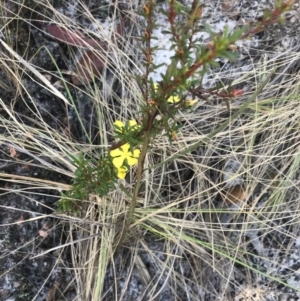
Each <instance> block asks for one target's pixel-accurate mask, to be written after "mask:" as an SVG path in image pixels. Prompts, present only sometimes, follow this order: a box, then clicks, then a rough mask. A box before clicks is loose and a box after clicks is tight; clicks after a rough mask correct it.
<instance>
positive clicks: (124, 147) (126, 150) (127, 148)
mask: <svg viewBox="0 0 300 301" xmlns="http://www.w3.org/2000/svg"><path fill="white" fill-rule="evenodd" d="M120 149H121V151H122V152H123V155H124V154H127V153H128V151H129V149H130V144H129V143H125V144H123V145H122V146H121V147H120Z"/></svg>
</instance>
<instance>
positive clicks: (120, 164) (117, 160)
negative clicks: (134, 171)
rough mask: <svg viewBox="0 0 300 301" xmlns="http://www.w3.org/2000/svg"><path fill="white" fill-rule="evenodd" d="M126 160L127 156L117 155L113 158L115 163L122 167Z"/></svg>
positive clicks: (116, 165)
mask: <svg viewBox="0 0 300 301" xmlns="http://www.w3.org/2000/svg"><path fill="white" fill-rule="evenodd" d="M124 160H125V158H124V157H123V156H122V157H117V158H113V161H112V162H113V165H114V166H115V167H117V168H120V167H121V166H122V165H123V164H124Z"/></svg>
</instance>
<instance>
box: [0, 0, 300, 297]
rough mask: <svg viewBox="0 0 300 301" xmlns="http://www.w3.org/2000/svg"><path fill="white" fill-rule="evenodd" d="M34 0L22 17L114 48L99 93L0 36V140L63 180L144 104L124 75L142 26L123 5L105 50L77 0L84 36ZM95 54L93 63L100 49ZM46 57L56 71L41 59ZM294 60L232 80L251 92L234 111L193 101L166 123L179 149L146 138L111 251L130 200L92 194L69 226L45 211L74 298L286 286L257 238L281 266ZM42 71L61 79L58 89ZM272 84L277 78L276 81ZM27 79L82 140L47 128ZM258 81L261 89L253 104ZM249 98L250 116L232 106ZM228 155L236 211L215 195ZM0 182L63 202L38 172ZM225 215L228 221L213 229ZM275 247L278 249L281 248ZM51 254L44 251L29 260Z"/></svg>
mask: <svg viewBox="0 0 300 301" xmlns="http://www.w3.org/2000/svg"><path fill="white" fill-rule="evenodd" d="M32 2H34V1H32ZM36 3H39V8H36V7H34V6H32V7H27V8H25V7H23V9H26V10H27V11H28V10H29V11H31V12H32V13H35V17H36V18H37V19H40V20H42V21H43V22H45V23H46V22H51V23H53V24H58V25H60V26H63V27H65V28H70V29H71V28H73V29H74V28H76V29H77V30H80V31H82V32H84V33H85V34H86V35H87V36H89V37H91V38H94V39H99V40H103V39H105V40H106V41H108V43H111V45H110V50H111V52H110V53H109V57H110V60H108V64H107V68H108V69H109V70H110V74H108V75H107V73H105V74H103V76H101V78H100V81H101V85H99V86H98V85H95V84H94V83H93V82H91V83H89V84H86V85H85V86H84V87H82V86H81V87H76V86H74V85H72V84H71V83H68V82H66V80H65V78H68V77H65V76H66V73H68V72H69V73H70V70H68V72H66V70H60V69H59V67H58V66H57V65H56V66H57V68H56V70H55V71H50V70H45V69H43V66H36V65H34V64H32V63H31V60H32V59H33V58H32V57H28V55H23V57H22V56H20V55H19V54H18V53H17V51H16V50H14V49H13V47H12V45H10V44H9V42H8V40H6V39H4V38H2V39H1V44H2V46H3V47H4V51H3V54H2V55H1V58H0V60H1V66H2V70H3V72H4V73H5V74H6V76H7V78H8V80H9V81H8V82H9V84H8V85H7V84H6V83H2V84H1V85H0V86H1V87H3V88H4V89H5V88H7V87H8V86H9V87H10V89H11V87H13V90H15V98H14V100H13V102H11V103H8V102H7V100H6V99H5V97H1V98H0V109H1V112H2V113H1V115H0V128H1V133H0V141H1V144H2V146H7V147H10V148H13V149H15V151H16V152H17V153H18V154H22V155H26V157H27V158H28V159H27V160H24V161H23V160H19V161H18V163H19V164H24V165H25V164H27V165H28V164H29V166H39V167H41V168H43V169H45V170H47V171H49V172H55V173H57V174H60V175H61V176H63V177H66V178H69V179H70V180H71V179H72V178H73V177H74V173H75V170H76V167H75V166H74V164H73V163H72V161H71V160H70V156H69V155H70V154H71V155H73V156H76V155H78V154H79V153H80V152H82V151H84V152H85V153H87V154H92V153H93V154H97V156H99V157H100V156H101V152H102V151H103V150H104V149H105V148H107V147H108V146H109V145H110V144H111V143H112V142H113V140H112V129H113V123H114V121H115V120H117V119H120V120H128V119H132V118H136V117H137V112H138V109H139V107H140V105H141V97H140V91H139V88H138V86H137V84H136V82H135V81H134V79H133V77H134V74H135V73H136V74H140V73H141V67H140V64H139V60H138V59H137V58H138V56H137V53H136V52H135V47H133V46H132V43H136V39H135V36H134V35H137V34H138V33H139V31H140V30H141V29H140V27H139V23H138V22H137V17H136V12H135V11H134V10H133V9H132V7H131V8H129V9H128V11H127V12H126V13H127V14H128V16H129V18H130V19H131V26H132V27H131V28H129V30H128V33H127V34H126V37H123V39H122V48H121V47H118V46H117V45H116V44H115V43H113V42H112V41H111V35H112V34H113V31H114V29H113V27H110V28H109V29H108V31H106V32H105V31H104V30H103V29H102V28H101V23H100V22H99V21H98V20H96V19H95V18H94V17H93V15H92V14H91V12H90V11H89V10H88V8H87V7H86V6H85V5H84V4H83V3H81V2H79V8H78V9H79V11H80V13H81V14H82V16H84V17H85V18H87V19H88V20H90V21H91V22H94V23H95V24H97V25H98V27H97V30H96V31H93V32H92V31H91V30H89V29H87V28H83V26H82V25H80V24H77V23H76V22H75V21H74V19H72V18H70V17H68V16H66V15H64V14H62V13H61V12H59V11H58V10H57V9H55V8H54V7H53V6H52V5H51V4H50V2H48V1H37V2H36ZM41 8H42V9H41ZM103 8H104V7H103ZM119 14H120V12H119V9H118V8H117V7H116V8H115V10H114V12H113V18H115V19H117V18H118V16H119ZM26 15H27V14H26ZM18 18H20V21H22V22H24V23H28V24H30V22H31V21H30V20H29V19H26V17H25V16H21V15H15V17H13V18H12V19H10V21H6V23H4V25H2V31H5V32H6V35H9V30H7V28H8V27H9V25H8V23H9V22H15V21H16V20H17V19H18ZM38 51H42V48H41V49H39V50H38ZM69 51H70V53H71V54H70V56H69V57H70V61H69V62H68V63H70V65H71V66H73V67H74V66H75V65H74V62H75V61H76V56H77V55H78V53H75V52H76V51H78V52H80V51H83V50H82V49H81V50H80V49H77V50H76V49H75V48H70V49H69ZM71 51H72V52H73V53H72V52H71ZM94 51H95V52H96V54H97V55H99V56H103V55H104V53H103V51H101V50H99V49H98V50H94ZM45 53H47V54H48V55H49V57H50V58H51V60H53V61H55V57H53V56H52V54H51V53H50V52H47V51H46V52H45ZM35 55H38V53H37V54H35ZM296 58H297V59H298V58H299V55H298V54H297V53H294V54H293V53H292V52H291V53H289V54H286V55H285V54H282V55H281V54H278V57H277V58H276V60H274V59H272V58H271V59H268V58H266V60H265V61H262V62H260V65H254V66H253V70H251V71H249V72H245V74H243V76H240V77H239V79H238V80H234V84H240V83H243V82H248V83H249V87H250V88H249V90H248V91H247V93H246V94H245V95H243V97H241V98H240V99H238V100H237V101H236V102H233V103H232V104H231V112H228V109H227V106H226V104H225V103H222V102H219V103H214V102H211V101H207V102H206V101H199V103H198V105H197V107H196V108H195V109H192V110H191V111H190V112H187V113H180V114H179V115H178V116H177V118H178V121H179V122H180V123H181V124H182V128H181V129H180V132H179V134H178V140H177V141H174V142H173V143H172V144H170V143H169V141H168V140H167V139H166V138H165V137H160V138H157V140H156V141H155V143H154V144H153V145H152V146H151V149H150V151H149V153H148V155H147V158H146V161H145V166H146V170H145V172H144V177H143V179H142V189H141V192H140V194H139V198H138V204H137V205H138V206H137V208H136V210H135V213H134V222H133V223H132V224H131V226H130V229H129V232H128V233H127V236H126V239H125V240H124V242H123V244H122V248H121V249H118V252H117V253H115V252H116V248H117V246H118V242H119V240H120V238H121V234H122V229H123V227H124V224H125V215H126V212H127V210H128V205H129V203H130V195H128V194H126V193H125V190H122V189H121V188H120V187H116V189H115V190H114V191H112V192H111V193H109V195H108V196H106V197H102V198H100V197H99V196H97V195H90V198H89V199H88V200H85V203H86V204H87V205H86V206H84V208H85V209H84V211H83V212H80V213H78V214H77V215H76V216H72V215H68V214H58V213H53V215H50V216H52V217H55V218H56V219H57V220H59V221H60V224H59V226H58V227H60V226H61V225H62V224H63V227H64V233H65V237H66V239H64V240H62V241H61V245H60V246H57V247H56V248H55V249H56V250H59V252H58V253H55V254H58V255H57V256H59V257H61V259H62V261H63V258H65V256H67V255H68V256H69V255H70V257H71V259H72V262H71V265H66V266H65V268H66V269H70V273H71V275H72V277H73V279H72V283H71V284H70V287H72V288H73V289H74V288H76V292H77V297H76V300H78V301H86V300H132V299H130V297H131V298H134V297H132V296H137V295H135V294H134V293H133V292H132V290H133V288H134V284H133V283H135V285H137V286H138V284H136V283H139V287H138V288H136V289H137V290H139V291H142V296H141V295H139V296H138V297H136V299H135V300H142V298H144V299H143V300H162V299H159V298H158V296H159V295H161V296H162V295H163V294H166V296H169V298H170V300H175V299H176V298H178V300H179V299H180V300H210V299H208V298H212V299H214V300H231V299H230V296H231V293H232V291H235V294H236V295H240V296H248V295H249V294H251V293H249V292H252V291H253V290H254V287H255V285H256V290H255V293H256V294H259V295H260V294H261V295H265V294H267V293H268V288H267V287H264V286H260V281H265V282H264V283H270V287H272V286H274V285H276V283H277V284H283V285H284V286H286V287H290V288H293V289H297V288H295V287H294V286H293V285H292V284H290V283H288V282H287V279H288V278H289V277H288V276H289V275H292V274H293V271H292V270H291V271H290V272H289V275H285V278H284V277H283V276H282V275H281V274H280V272H278V273H277V272H276V271H277V270H278V271H279V270H280V269H281V268H283V264H284V260H283V259H282V258H279V255H278V257H276V256H275V257H273V258H272V259H271V257H268V250H267V247H266V245H265V246H264V243H263V241H264V239H265V240H267V241H268V243H269V248H270V249H272V248H273V249H277V250H280V252H281V255H280V256H282V257H285V256H286V257H288V255H289V254H290V253H292V252H293V248H294V245H293V244H294V242H295V240H296V239H297V237H298V230H299V205H298V204H299V180H298V178H299V173H298V168H299V163H300V156H299V153H300V145H299V138H300V137H299V130H298V129H299V120H300V110H299V84H298V82H299V81H298V74H297V73H296V74H293V75H289V74H288V73H289V72H290V71H291V70H292V66H293V64H294V61H295V59H296ZM112 62H113V64H112ZM72 64H73V65H72ZM129 65H130V67H129ZM286 66H289V68H287V67H286ZM73 72H75V73H76V70H75V69H73ZM234 72H235V70H234V69H232V74H234ZM272 72H275V73H274V74H273V75H272ZM46 75H51V76H52V78H56V79H57V80H59V81H60V83H61V86H62V88H59V87H57V86H56V85H54V84H53V82H54V81H53V80H52V81H49V80H48V79H47V76H46ZM225 76H226V75H225V74H222V72H221V71H220V72H219V73H218V77H219V78H220V80H222V78H225ZM279 76H281V79H282V78H283V79H284V80H281V81H280V82H278V78H280V77H279ZM224 80H225V79H224ZM29 81H33V82H35V86H36V88H37V89H41V90H44V89H46V90H47V91H48V93H49V95H53V99H55V101H60V102H61V103H62V106H65V107H68V109H67V110H66V111H68V112H70V111H71V110H73V112H75V113H74V114H75V116H76V118H77V119H78V120H79V127H80V128H81V136H80V137H78V136H77V137H74V136H75V135H74V134H73V133H72V131H71V130H70V128H71V126H72V124H70V123H72V119H71V118H70V119H69V120H68V121H67V123H65V124H64V123H63V122H62V121H59V122H57V124H59V125H60V126H59V128H58V129H57V128H53V127H52V126H51V125H49V124H48V123H47V122H48V121H47V120H44V117H43V115H42V114H41V113H40V110H41V105H40V104H39V103H37V100H36V99H35V98H34V97H33V96H32V95H31V94H30V91H29V90H28V82H29ZM263 83H264V84H265V87H264V88H263V91H262V92H261V93H257V94H255V93H256V92H257V91H258V90H259V89H261V88H262V87H263ZM116 87H118V91H116ZM54 96H55V98H54ZM253 96H254V97H253ZM251 97H252V98H253V99H251V102H250V101H249V102H248V104H247V108H246V107H243V104H244V103H245V102H247V100H249V99H250V98H251ZM28 99H30V101H31V103H32V106H30V110H31V112H32V115H31V116H29V117H28V118H26V116H23V117H24V118H19V113H17V112H16V111H15V104H16V101H18V102H21V103H23V106H27V104H26V101H27V100H28ZM86 100H87V101H88V102H89V103H90V106H91V108H92V113H91V114H92V115H93V119H92V118H91V119H90V120H92V123H90V124H89V121H87V120H86V119H85V118H84V113H85V112H84V111H85V107H83V105H82V102H84V101H86ZM237 112H238V113H239V114H236V113H237ZM53 118H54V120H55V119H56V118H57V116H53ZM208 137H209V139H208ZM94 141H99V144H95V143H94ZM230 158H233V159H235V160H239V161H240V162H241V168H240V170H239V174H238V175H237V176H239V177H242V178H243V179H244V183H245V197H244V199H243V200H242V202H241V205H240V206H239V207H238V208H233V207H230V208H229V207H226V206H224V204H223V203H222V202H220V201H219V200H220V198H219V197H218V195H219V194H220V193H222V191H223V190H222V189H223V188H222V184H224V183H223V176H222V170H223V167H224V164H225V163H226V161H227V160H228V159H230ZM28 160H29V161H28ZM0 176H1V178H2V179H4V180H5V181H7V182H11V183H16V184H19V185H22V187H23V188H21V189H20V190H19V191H18V193H20V194H24V195H26V190H27V189H28V190H30V191H31V190H32V189H35V188H38V189H47V191H49V190H53V191H60V192H63V191H66V190H68V189H70V188H71V185H70V184H71V182H69V184H66V183H63V182H60V181H59V180H57V181H56V180H48V179H45V178H39V177H38V176H37V177H26V176H19V175H11V174H9V173H5V172H1V173H0ZM134 181H135V170H134V169H133V170H132V171H131V173H130V175H129V180H128V181H127V182H124V183H123V185H124V186H125V188H126V189H127V191H129V193H131V189H132V187H133V184H134ZM24 187H25V188H24ZM26 187H28V188H26ZM2 191H3V190H2ZM2 193H3V194H5V193H7V192H5V191H4V192H2ZM0 206H1V204H0ZM226 216H228V219H227V220H229V221H230V223H225V222H224V219H225V217H226ZM42 217H43V216H42ZM42 217H37V218H42ZM283 238H284V239H285V241H284V240H281V241H280V240H279V239H283ZM272 239H273V240H272ZM51 251H53V250H45V252H44V253H42V254H39V255H38V256H42V255H43V254H46V253H49V252H51ZM278 252H279V251H278ZM66 254H67V255H66ZM262 265H263V267H262ZM137 278H138V280H137ZM134 281H136V282H134ZM60 289H61V288H60ZM99 296H101V298H100V297H99ZM176 296H177V297H176ZM166 298H167V297H166ZM166 300H167V299H166ZM247 300H250V299H247ZM261 300H263V299H261Z"/></svg>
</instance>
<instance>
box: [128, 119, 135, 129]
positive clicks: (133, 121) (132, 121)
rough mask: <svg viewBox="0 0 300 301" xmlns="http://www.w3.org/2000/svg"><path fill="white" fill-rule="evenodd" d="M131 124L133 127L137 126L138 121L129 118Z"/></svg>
mask: <svg viewBox="0 0 300 301" xmlns="http://www.w3.org/2000/svg"><path fill="white" fill-rule="evenodd" d="M129 126H130V127H131V128H132V127H135V126H137V123H136V121H135V120H134V119H132V120H129Z"/></svg>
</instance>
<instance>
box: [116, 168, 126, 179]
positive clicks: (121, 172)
mask: <svg viewBox="0 0 300 301" xmlns="http://www.w3.org/2000/svg"><path fill="white" fill-rule="evenodd" d="M127 171H128V169H127V167H125V166H123V167H120V168H118V178H119V179H125V177H126V174H127Z"/></svg>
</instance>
